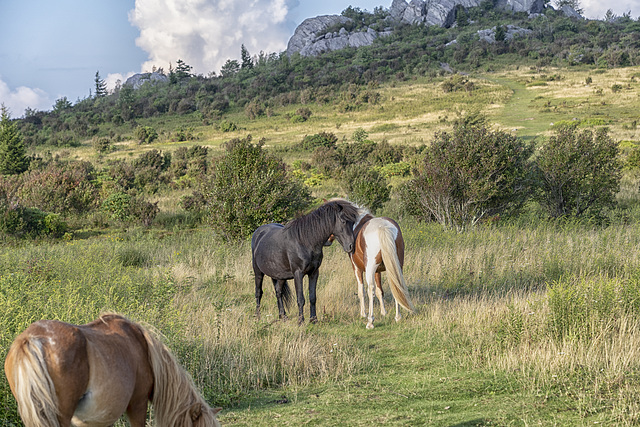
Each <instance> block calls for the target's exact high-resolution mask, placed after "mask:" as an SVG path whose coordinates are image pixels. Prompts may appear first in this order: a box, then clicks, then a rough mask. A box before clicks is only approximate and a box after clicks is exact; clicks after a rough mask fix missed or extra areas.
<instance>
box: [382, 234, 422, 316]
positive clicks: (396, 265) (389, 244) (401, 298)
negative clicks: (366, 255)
mask: <svg viewBox="0 0 640 427" xmlns="http://www.w3.org/2000/svg"><path fill="white" fill-rule="evenodd" d="M393 231H394V228H392V227H391V226H388V225H384V226H381V227H380V228H379V229H378V239H379V241H380V251H381V252H382V262H383V263H384V266H385V268H386V270H387V274H388V276H387V277H388V279H389V283H390V287H391V293H392V294H393V297H394V298H395V299H396V301H397V302H398V304H400V305H401V306H402V307H403V308H405V309H406V310H409V311H410V312H412V313H413V312H415V307H414V306H413V303H412V302H411V299H410V298H409V291H408V289H407V284H406V282H405V281H404V276H403V275H402V267H400V260H399V259H398V252H397V251H396V242H395V239H394V232H393Z"/></svg>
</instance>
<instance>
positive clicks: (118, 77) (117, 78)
mask: <svg viewBox="0 0 640 427" xmlns="http://www.w3.org/2000/svg"><path fill="white" fill-rule="evenodd" d="M134 74H135V72H133V71H129V72H128V73H126V74H124V75H123V74H121V73H113V74H109V75H107V77H106V78H105V79H104V82H105V83H106V84H107V90H108V91H112V90H113V89H115V87H116V84H117V83H118V82H120V85H122V84H123V83H124V82H126V81H127V79H128V78H129V77H131V76H133V75H134Z"/></svg>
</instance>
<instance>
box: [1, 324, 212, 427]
mask: <svg viewBox="0 0 640 427" xmlns="http://www.w3.org/2000/svg"><path fill="white" fill-rule="evenodd" d="M154 357H155V358H156V359H157V360H163V361H164V362H161V363H157V362H154V361H153V360H152V359H153V358H154ZM165 362H167V363H168V364H169V365H168V368H166V370H168V371H174V372H177V373H178V375H177V376H176V375H175V374H172V377H171V378H174V379H175V381H172V382H175V383H180V382H182V383H184V384H186V386H187V387H186V390H187V391H188V390H189V389H192V383H191V379H190V377H188V376H185V375H188V374H186V372H185V371H184V370H183V369H182V368H181V367H179V366H177V365H175V361H174V359H173V356H172V355H170V353H168V350H167V349H166V347H165V346H164V345H162V344H161V343H160V342H159V341H157V340H156V339H155V338H152V337H151V336H150V335H149V333H148V332H147V331H146V330H144V329H143V328H142V327H141V326H140V325H138V324H136V323H133V322H130V321H129V320H127V319H125V318H124V317H122V316H119V315H114V314H109V315H104V316H102V317H100V318H99V319H97V320H95V321H93V322H91V323H88V324H86V325H71V324H68V323H63V322H59V321H56V320H41V321H38V322H35V323H33V324H31V326H29V327H28V328H27V329H26V330H25V331H24V332H22V333H21V334H20V335H19V336H18V337H17V338H16V339H15V341H14V342H13V344H12V345H11V348H10V349H9V352H8V355H7V358H6V360H5V373H6V375H7V379H8V380H9V386H10V387H11V391H12V393H13V395H14V396H15V397H16V400H17V401H18V407H19V410H20V415H21V417H22V419H23V422H24V423H25V425H26V426H27V427H31V426H58V425H59V426H63V427H66V426H69V425H70V424H71V423H72V422H73V424H74V425H76V426H79V427H84V426H87V427H88V426H109V425H112V424H114V423H115V422H116V421H117V420H118V419H119V418H120V416H121V415H122V414H123V413H125V412H126V413H127V416H128V417H129V421H130V423H131V425H132V426H134V427H144V425H145V421H146V415H147V404H148V402H149V401H150V400H152V399H153V398H154V393H156V394H158V395H159V394H163V395H165V394H167V393H166V391H165V389H166V387H167V386H168V385H169V384H164V382H165V380H164V379H162V378H160V377H159V376H158V375H159V374H160V373H159V372H154V368H155V369H156V370H157V371H163V370H165V368H164V367H163V366H162V365H163V364H164V363H165ZM173 365H175V366H173ZM181 378H184V379H181ZM154 387H155V388H156V389H155V390H154ZM180 392H181V394H182V396H181V398H182V399H185V398H186V399H188V401H186V402H185V403H184V404H183V405H182V406H185V409H184V410H181V409H178V411H182V412H187V411H189V413H188V414H186V415H185V416H182V415H177V416H176V415H172V417H173V418H172V420H173V421H171V422H170V423H169V424H171V425H176V426H177V425H199V424H198V423H197V421H198V420H200V421H203V420H205V419H206V420H209V421H208V422H205V423H204V424H201V425H212V426H213V425H219V424H217V420H215V413H216V412H217V410H212V409H210V408H209V407H208V406H207V405H206V404H204V402H203V401H202V400H201V398H200V399H198V398H197V397H195V393H192V394H193V396H189V393H185V390H180ZM156 397H158V396H156ZM153 403H154V406H157V405H155V404H156V401H155V400H153ZM165 406H167V407H168V406H170V404H169V403H166V405H165ZM156 410H157V413H158V411H159V413H158V417H157V418H158V420H159V421H160V419H162V418H164V419H168V418H169V417H168V416H167V415H166V413H165V412H166V410H165V408H163V409H162V410H158V408H156ZM163 411H164V412H163ZM207 411H209V412H208V413H207ZM203 413H206V414H205V415H206V417H201V415H203ZM179 419H180V420H185V421H186V423H185V422H177V420H179Z"/></svg>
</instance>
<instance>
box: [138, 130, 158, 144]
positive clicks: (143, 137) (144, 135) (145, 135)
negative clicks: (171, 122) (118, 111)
mask: <svg viewBox="0 0 640 427" xmlns="http://www.w3.org/2000/svg"><path fill="white" fill-rule="evenodd" d="M135 137H136V139H137V140H138V144H151V143H152V142H153V141H155V140H156V139H158V132H156V130H155V129H154V128H152V127H151V126H138V127H137V128H136V130H135Z"/></svg>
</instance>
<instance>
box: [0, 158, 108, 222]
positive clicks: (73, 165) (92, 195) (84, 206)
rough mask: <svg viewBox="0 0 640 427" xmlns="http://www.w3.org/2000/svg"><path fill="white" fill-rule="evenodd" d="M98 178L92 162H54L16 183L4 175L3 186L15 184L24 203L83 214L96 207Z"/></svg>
mask: <svg viewBox="0 0 640 427" xmlns="http://www.w3.org/2000/svg"><path fill="white" fill-rule="evenodd" d="M95 178H96V176H95V171H94V169H93V165H92V164H91V163H89V162H69V163H59V162H54V163H50V164H48V165H46V166H44V168H43V169H38V170H32V171H28V172H25V173H23V174H22V175H20V176H19V177H16V179H15V180H14V182H13V183H10V182H9V178H8V177H2V178H0V186H2V187H5V186H6V185H10V186H14V188H15V189H16V190H15V193H14V194H15V195H16V196H17V198H18V200H19V202H20V204H21V205H23V206H29V207H34V208H38V209H40V210H42V211H46V212H54V213H60V214H64V215H67V214H69V213H76V214H80V213H86V212H89V211H91V210H93V209H94V208H95V207H96V203H97V200H98V191H97V188H96V186H95V184H94V180H95Z"/></svg>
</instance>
